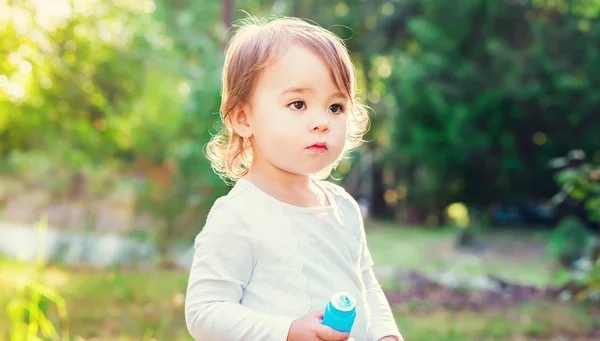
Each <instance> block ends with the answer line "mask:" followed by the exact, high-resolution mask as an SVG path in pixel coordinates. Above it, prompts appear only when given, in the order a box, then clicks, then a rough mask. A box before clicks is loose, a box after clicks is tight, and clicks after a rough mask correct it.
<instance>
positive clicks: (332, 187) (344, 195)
mask: <svg viewBox="0 0 600 341" xmlns="http://www.w3.org/2000/svg"><path fill="white" fill-rule="evenodd" d="M318 183H319V185H321V187H322V188H324V189H325V190H326V191H328V192H329V193H330V194H331V195H333V196H334V199H335V200H336V201H337V202H340V201H341V202H343V203H347V204H349V205H351V206H352V207H353V208H358V202H357V201H356V200H355V199H354V197H353V196H352V195H351V194H350V193H348V191H346V189H345V188H344V187H342V186H341V185H338V184H336V183H333V182H330V181H326V180H321V181H319V182H318Z"/></svg>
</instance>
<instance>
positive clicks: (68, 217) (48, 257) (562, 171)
mask: <svg viewBox="0 0 600 341" xmlns="http://www.w3.org/2000/svg"><path fill="white" fill-rule="evenodd" d="M248 14H250V15H253V16H259V17H263V16H297V17H301V18H306V19H310V20H312V21H315V22H317V23H318V24H319V25H321V26H324V27H326V28H329V29H331V30H332V31H333V32H335V33H336V34H338V35H339V36H341V37H342V38H343V39H344V40H345V41H346V43H347V46H348V48H349V50H350V52H351V56H352V59H353V61H354V63H355V65H356V68H357V72H358V74H357V77H358V82H359V88H360V93H359V96H360V97H361V99H362V100H363V101H364V102H365V103H366V104H368V105H369V106H370V107H371V108H372V110H371V119H372V122H373V124H372V129H371V130H370V132H369V134H368V135H367V139H368V140H369V141H371V142H370V143H368V144H367V145H365V146H363V147H362V148H360V149H359V150H357V151H356V152H355V153H354V154H353V155H352V158H351V159H349V160H347V161H346V162H344V163H342V164H340V166H339V167H338V169H337V170H336V171H335V173H334V174H333V179H331V181H334V182H337V183H339V184H341V185H343V186H344V187H345V188H346V189H347V190H348V191H349V192H350V193H351V194H352V195H353V196H354V197H355V198H356V199H357V200H358V201H359V202H360V205H361V206H362V209H363V212H364V214H365V217H366V229H367V238H368V243H369V247H370V249H371V252H372V253H373V257H374V258H375V262H376V268H375V270H376V273H377V275H378V277H379V279H380V281H381V284H382V287H383V289H384V290H385V292H386V295H387V296H388V299H389V300H390V303H391V304H392V307H393V309H394V313H395V316H396V319H397V323H398V325H399V327H400V329H401V331H402V333H403V334H404V337H405V338H406V340H461V341H465V340H600V322H599V321H600V308H599V301H600V261H599V260H598V259H599V254H600V248H599V246H598V245H599V243H598V233H599V231H600V229H599V227H598V226H599V225H598V222H599V221H600V183H599V180H600V167H599V164H600V91H599V89H600V67H598V65H600V45H599V44H598V42H599V41H600V19H599V16H600V1H598V0H500V1H486V0H444V1H435V0H328V1H318V0H261V1H258V0H243V1H242V0H222V1H219V0H195V1H191V0H170V1H167V0H138V1H128V0H112V1H111V0H0V254H1V256H0V287H1V288H2V290H0V307H1V308H2V309H0V339H4V340H11V341H16V340H40V339H41V340H111V341H112V340H191V338H190V337H189V336H188V334H187V330H186V327H185V323H184V319H183V302H184V299H185V296H184V295H185V288H186V284H187V274H188V267H189V264H190V262H191V257H192V252H193V249H192V243H193V238H194V237H195V235H196V234H197V233H198V232H199V231H200V229H201V228H202V225H203V223H204V220H205V217H206V213H207V211H208V209H209V208H210V206H211V205H212V203H213V201H214V200H215V199H216V198H217V197H219V196H221V195H223V194H225V193H226V192H227V191H228V190H229V187H227V186H226V185H224V184H223V182H222V181H221V180H220V179H219V178H218V177H217V176H216V175H215V174H214V173H213V171H212V170H211V168H210V165H209V164H208V162H207V160H206V159H205V157H204V154H203V148H204V145H205V144H206V143H207V142H208V140H209V138H210V136H211V134H214V133H215V132H216V131H217V130H218V128H219V126H218V124H219V116H218V110H219V104H220V85H221V84H220V72H221V67H222V63H223V47H224V45H225V44H226V42H227V39H228V37H229V36H230V33H231V30H230V27H231V25H232V23H235V21H236V20H240V19H244V18H247V17H248ZM232 252H235V251H232ZM33 336H36V337H37V338H34V337H33Z"/></svg>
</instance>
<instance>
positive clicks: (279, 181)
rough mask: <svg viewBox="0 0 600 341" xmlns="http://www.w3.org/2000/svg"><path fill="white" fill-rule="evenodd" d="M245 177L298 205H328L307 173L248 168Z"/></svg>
mask: <svg viewBox="0 0 600 341" xmlns="http://www.w3.org/2000/svg"><path fill="white" fill-rule="evenodd" d="M245 179H246V180H248V181H250V182H252V183H253V184H254V185H256V186H257V187H259V188H260V189H261V190H262V191H264V192H265V193H267V194H268V195H270V196H272V197H274V198H275V199H277V200H279V201H282V202H285V203H287V204H290V205H294V206H300V207H322V206H329V202H328V201H327V197H326V196H325V193H323V190H322V189H320V188H319V186H317V185H316V184H315V183H314V182H313V181H312V180H311V179H310V177H309V176H307V175H299V174H293V173H288V172H285V173H284V172H281V171H279V172H273V174H271V173H269V174H267V173H266V172H262V171H253V170H252V168H251V169H250V170H249V172H248V174H247V175H246V176H245Z"/></svg>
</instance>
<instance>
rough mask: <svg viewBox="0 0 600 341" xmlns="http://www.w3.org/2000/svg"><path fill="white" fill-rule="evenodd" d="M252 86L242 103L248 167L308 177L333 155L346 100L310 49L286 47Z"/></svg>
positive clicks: (342, 135) (339, 147)
mask: <svg viewBox="0 0 600 341" xmlns="http://www.w3.org/2000/svg"><path fill="white" fill-rule="evenodd" d="M255 89H256V90H255V92H254V94H253V96H252V98H251V100H250V103H249V106H247V107H246V113H247V128H248V130H249V131H250V132H251V134H252V136H251V142H252V148H253V161H252V167H257V168H262V167H271V168H273V167H274V168H275V169H278V170H282V171H285V172H289V173H293V174H302V175H309V174H314V173H317V172H319V171H321V170H323V169H325V168H327V167H329V166H331V165H332V164H333V163H334V162H335V161H336V160H337V159H338V158H339V156H340V155H341V153H342V151H343V148H344V144H345V141H346V122H347V115H348V113H347V111H348V110H349V107H350V102H349V99H348V98H347V97H346V96H344V95H343V94H342V92H341V91H340V90H339V89H337V88H336V86H335V83H334V81H333V79H332V76H331V72H330V69H329V68H328V67H327V65H326V64H325V63H324V62H323V61H322V60H321V58H319V56H317V55H316V54H315V53H313V52H312V50H310V49H307V48H305V47H304V46H302V45H299V44H296V45H292V46H291V47H290V48H289V50H288V51H287V52H286V53H285V54H284V55H283V56H282V57H281V58H279V59H278V60H277V62H276V63H275V64H273V65H271V66H270V67H268V68H266V69H265V70H264V71H263V73H262V74H261V76H260V78H259V80H258V84H257V86H256V88H255Z"/></svg>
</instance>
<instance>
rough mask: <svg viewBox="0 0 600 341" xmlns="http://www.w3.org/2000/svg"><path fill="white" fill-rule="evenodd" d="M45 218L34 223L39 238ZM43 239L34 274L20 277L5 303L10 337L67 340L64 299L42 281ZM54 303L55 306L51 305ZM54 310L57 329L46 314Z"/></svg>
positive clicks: (14, 339)
mask: <svg viewBox="0 0 600 341" xmlns="http://www.w3.org/2000/svg"><path fill="white" fill-rule="evenodd" d="M46 228H47V221H46V220H45V219H42V220H41V221H40V222H39V223H38V231H39V233H40V237H41V238H40V239H41V240H43V237H44V235H45V231H46ZM42 246H43V242H42V243H39V245H38V250H39V251H38V259H37V261H36V269H35V272H34V275H33V276H31V275H28V276H24V277H22V278H20V279H19V280H18V283H17V285H16V291H17V292H16V294H15V296H14V297H13V298H12V300H11V301H10V303H9V304H8V306H7V307H6V310H7V312H8V315H9V317H10V320H11V329H10V341H30V340H36V341H42V340H51V341H58V340H65V341H68V340H69V325H68V322H69V319H68V314H67V307H66V303H65V300H64V299H63V298H62V297H61V296H60V294H59V293H58V292H57V291H56V290H54V289H53V288H52V287H50V286H48V285H46V284H44V283H43V281H42V280H41V279H40V277H41V276H40V275H41V274H42V272H43V269H44V265H45V260H44V259H43V253H44V252H43V247H42ZM53 306H54V308H55V309H52V308H53ZM52 310H56V315H57V317H58V320H59V322H60V328H59V330H57V327H56V326H55V324H53V323H52V322H51V321H50V319H49V317H48V315H49V313H50V312H51V311H52Z"/></svg>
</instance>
